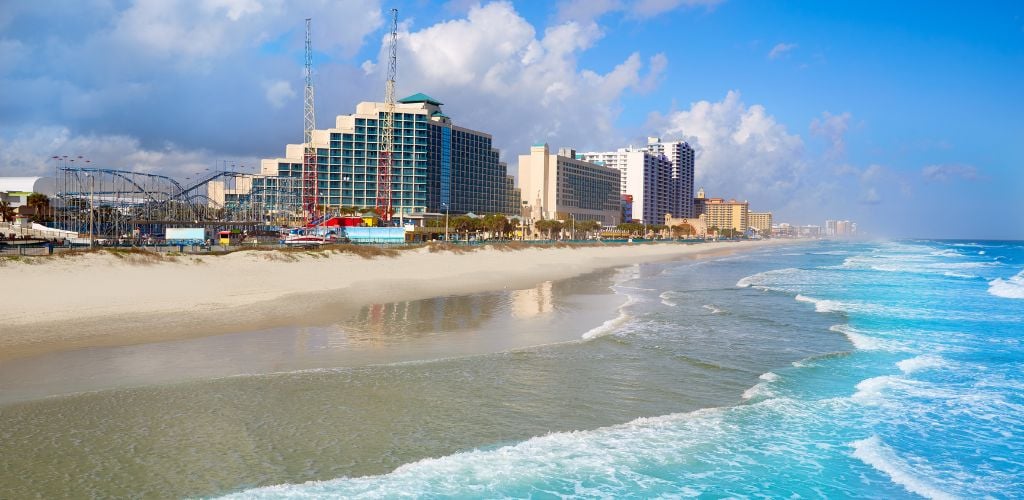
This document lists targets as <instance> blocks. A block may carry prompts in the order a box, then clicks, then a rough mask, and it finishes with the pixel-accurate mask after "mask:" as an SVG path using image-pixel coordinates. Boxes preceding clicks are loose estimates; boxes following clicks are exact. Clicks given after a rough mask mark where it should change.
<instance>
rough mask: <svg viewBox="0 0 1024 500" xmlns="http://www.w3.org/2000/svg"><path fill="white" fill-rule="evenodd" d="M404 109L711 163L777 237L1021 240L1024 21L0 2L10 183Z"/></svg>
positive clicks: (1, 107) (1013, 10) (629, 4)
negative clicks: (829, 233) (391, 98)
mask: <svg viewBox="0 0 1024 500" xmlns="http://www.w3.org/2000/svg"><path fill="white" fill-rule="evenodd" d="M392 7H395V8H398V9H399V21H400V39H399V62H398V84H397V88H398V93H399V94H400V97H402V96H404V95H408V94H412V93H415V92H424V93H426V94H429V95H431V96H433V97H435V98H437V99H438V100H440V101H441V102H444V103H445V111H446V113H447V114H449V115H450V116H452V118H453V120H454V121H455V122H456V123H457V124H460V125H463V126H466V127H471V128H474V129H477V130H481V131H486V132H489V133H491V134H493V136H494V140H495V145H496V146H497V147H499V148H501V150H502V158H503V159H504V160H505V161H508V162H509V166H510V170H512V171H513V172H514V171H515V162H516V157H517V155H519V154H523V153H525V152H527V151H528V150H529V146H530V145H531V144H533V143H536V142H547V143H549V144H550V145H551V146H552V148H555V149H557V148H559V147H573V148H575V149H576V150H578V151H581V152H582V151H604V150H610V149H614V148H617V147H624V146H628V145H630V144H633V145H637V146H639V145H642V144H644V143H645V142H646V137H648V136H660V137H662V138H663V139H665V140H676V139H685V140H688V141H690V143H691V144H692V145H693V146H694V147H695V149H696V150H697V155H698V156H697V160H696V163H697V167H696V176H697V180H696V185H697V186H698V187H701V186H703V187H704V188H705V189H706V191H707V193H708V195H709V196H716V197H723V198H737V199H746V200H749V201H750V203H751V208H752V209H753V210H758V211H761V210H772V211H773V212H774V213H775V217H774V219H775V221H776V222H790V223H793V224H819V225H820V224H824V221H825V219H849V220H853V221H856V222H857V223H858V228H859V229H860V230H861V231H866V232H868V233H870V234H875V235H880V236H893V237H947V238H956V237H960V238H1006V239H1024V152H1022V148H1021V145H1020V143H1021V141H1022V138H1024V119H1022V116H1024V4H1022V3H1019V2H986V3H980V4H977V5H972V6H970V7H969V8H965V7H964V6H963V4H962V3H952V2H948V3H945V2H938V3H936V2H899V3H896V4H893V3H888V2H857V3H821V2H802V3H785V4H780V3H771V2H758V3H751V2H736V1H718V0H707V1H702V0H685V1H673V0H636V1H626V0H622V1H617V0H571V1H561V2H552V3H546V2H514V3H508V2H479V3H478V2H466V1H449V2H427V1H418V0H411V1H399V2H388V3H384V2H376V1H330V2H329V1H326V0H323V1H306V2H286V1H284V0H262V1H261V0H201V1H170V0H168V1H156V0H139V1H134V2H112V1H108V0H83V1H67V2H61V1H54V2H42V3H35V2H5V3H4V4H3V5H0V88H3V89H4V90H3V92H0V176H13V175H47V174H51V172H52V171H53V164H52V163H51V162H50V160H49V158H50V157H51V156H53V155H54V154H75V155H84V156H86V157H88V158H90V159H91V160H92V161H93V164H94V165H98V166H107V167H111V168H124V169H136V170H145V171H159V172H161V173H166V174H170V175H175V176H180V177H186V176H189V175H191V174H193V173H194V172H196V171H198V170H202V169H204V168H208V167H211V166H213V164H214V162H217V161H221V160H229V161H234V162H236V163H238V164H245V165H248V166H256V165H258V159H259V158H263V157H278V156H281V155H283V153H284V147H285V144H287V143H298V142H301V140H302V49H303V47H302V36H303V29H304V22H303V21H304V19H305V18H306V17H312V18H313V32H314V48H315V50H316V57H315V64H316V68H315V82H316V85H317V89H316V96H317V122H318V126H319V127H321V128H327V127H330V126H333V123H334V116H335V115H337V114H347V113H351V112H352V111H353V110H354V106H355V104H356V103H357V102H359V101H366V100H376V101H379V100H381V99H382V98H383V91H384V84H383V76H382V75H381V73H380V69H379V68H381V64H380V59H381V57H382V53H381V49H382V43H383V40H384V36H385V31H386V29H387V28H386V24H387V22H386V18H387V16H388V10H389V9H390V8H392Z"/></svg>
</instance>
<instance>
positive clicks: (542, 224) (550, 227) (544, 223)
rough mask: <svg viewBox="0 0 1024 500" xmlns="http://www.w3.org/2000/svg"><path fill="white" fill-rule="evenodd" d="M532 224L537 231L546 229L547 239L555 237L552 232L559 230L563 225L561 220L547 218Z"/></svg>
mask: <svg viewBox="0 0 1024 500" xmlns="http://www.w3.org/2000/svg"><path fill="white" fill-rule="evenodd" d="M533 225H534V226H535V227H536V228H537V230H538V231H547V232H548V239H549V240H553V239H555V236H554V232H555V231H561V230H562V227H563V224H562V221H558V220H548V219H540V220H538V221H537V222H535V223H534V224H533Z"/></svg>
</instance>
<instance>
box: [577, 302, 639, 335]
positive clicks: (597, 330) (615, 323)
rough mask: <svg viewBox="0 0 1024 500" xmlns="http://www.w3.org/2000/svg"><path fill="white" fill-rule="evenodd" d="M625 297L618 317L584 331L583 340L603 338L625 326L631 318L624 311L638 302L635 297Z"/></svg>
mask: <svg viewBox="0 0 1024 500" xmlns="http://www.w3.org/2000/svg"><path fill="white" fill-rule="evenodd" d="M626 297H627V298H626V303H624V304H622V305H621V306H619V315H618V316H616V317H614V318H612V319H609V320H608V321H605V322H604V323H601V324H600V325H598V326H596V327H594V328H591V329H590V330H588V331H586V332H585V333H584V334H583V336H582V337H583V339H584V340H590V339H596V338H598V337H603V336H605V335H609V334H612V333H615V332H616V331H618V329H619V328H621V327H622V325H624V324H626V322H627V321H629V318H631V316H630V315H629V313H628V312H627V311H626V309H627V308H628V307H629V306H631V305H633V304H635V303H637V302H638V301H639V300H638V299H637V298H636V297H633V296H632V295H626Z"/></svg>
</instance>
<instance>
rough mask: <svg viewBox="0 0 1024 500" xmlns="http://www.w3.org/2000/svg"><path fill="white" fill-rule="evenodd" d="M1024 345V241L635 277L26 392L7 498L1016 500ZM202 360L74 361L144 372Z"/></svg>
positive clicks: (410, 306)
mask: <svg viewBox="0 0 1024 500" xmlns="http://www.w3.org/2000/svg"><path fill="white" fill-rule="evenodd" d="M375 318H376V319H377V320H375ZM380 318H384V319H380ZM346 325H348V326H346ZM351 325H357V326H358V328H354V327H352V326H351ZM381 325H387V326H386V327H385V326H381ZM1022 325H1024V243H1021V242H998V241H929V240H915V241H898V242H853V243H851V242H813V243H805V244H800V245H793V246H785V247H774V248H764V249H759V250H755V251H751V252H744V253H738V254H734V255H731V256H727V257H722V258H717V259H711V260H698V261H693V260H686V261H677V262H663V263H654V264H641V265H637V266H631V267H626V268H622V269H618V270H611V271H603V272H600V273H594V274H592V275H587V276H583V277H579V278H574V279H572V280H566V281H563V282H555V283H550V282H549V283H546V284H541V285H540V286H538V287H536V288H533V289H529V290H519V291H508V292H497V293H494V294H484V295H481V296H474V297H468V298H467V297H462V298H459V297H450V298H442V299H432V300H431V301H415V302H412V303H402V304H397V305H395V304H392V305H385V306H382V307H380V308H377V309H370V310H366V311H363V312H361V313H359V314H358V315H357V316H355V317H345V318H339V322H338V324H337V325H333V326H331V325H325V326H324V327H322V328H320V329H317V330H315V331H313V332H310V331H302V332H280V331H278V332H273V333H267V332H262V333H260V332H256V333H253V334H252V335H254V337H245V336H242V337H232V338H234V339H235V340H234V341H233V342H239V343H241V342H246V338H255V339H259V341H260V342H262V343H267V342H271V343H272V342H278V341H280V340H279V339H288V344H287V345H289V346H292V348H291V349H289V350H288V354H287V356H285V357H283V358H278V359H275V360H263V361H261V362H260V363H258V364H257V365H254V366H249V367H246V368H245V369H239V370H238V371H240V372H246V371H249V372H254V373H235V372H234V371H231V372H224V373H220V372H216V370H214V372H211V373H208V374H205V375H204V376H201V377H195V378H188V379H182V380H171V379H169V378H167V377H166V376H157V377H155V378H153V377H150V376H146V377H137V378H136V379H133V380H136V381H137V382H136V383H135V384H134V385H131V386H125V387H114V386H111V387H99V386H97V387H95V388H93V389H95V390H89V391H86V392H78V393H74V394H54V395H51V396H50V397H39V394H40V393H39V392H38V391H39V389H38V388H31V387H29V386H28V385H25V386H24V387H20V388H12V390H13V389H18V390H19V391H21V392H19V394H22V395H23V397H22V400H17V401H15V400H12V401H10V402H7V403H0V444H2V445H3V446H2V448H3V449H4V450H5V457H4V458H0V483H2V484H4V485H5V488H6V489H7V491H8V493H10V494H12V495H13V496H27V495H35V494H38V495H42V496H147V495H149V496H204V497H208V496H219V495H227V497H229V498H306V497H331V498H333V497H363V498H392V497H425V498H440V497H460V498H465V497H476V498H501V497H517V498H518V497H540V498H547V497H566V496H568V497H605V498H610V497H614V498H620V497H624V498H628V497H643V498H648V497H678V496H711V497H794V498H800V497H870V498H917V497H927V498H975V497H986V496H987V497H993V498H1015V497H1024V458H1022V457H1024V370H1022V367H1024V345H1022V340H1024V326H1022ZM353 328H354V329H353ZM339 332H341V333H339ZM318 335H319V336H318ZM299 337H301V338H303V339H304V340H303V341H302V342H303V343H302V346H303V348H302V349H299V348H297V347H295V346H296V339H297V338H299ZM496 338H497V339H496ZM275 339H277V340H275ZM310 339H313V340H310ZM317 339H319V340H317ZM204 342H206V343H204ZM209 342H213V341H211V340H205V341H204V340H193V341H188V342H183V343H169V344H168V345H163V346H154V347H150V348H146V349H150V350H149V351H145V352H144V353H143V354H140V351H139V349H140V348H138V347H136V348H131V349H123V350H117V349H98V350H94V351H91V352H86V353H82V354H81V355H82V356H90V357H89V358H88V359H89V360H90V361H91V364H95V360H111V359H113V360H115V361H116V360H121V363H120V364H119V365H118V366H122V367H123V365H130V366H132V367H135V366H137V365H141V364H143V363H142V362H141V361H140V360H142V359H164V358H160V356H168V358H167V359H170V355H167V354H166V353H168V352H170V353H173V354H174V356H180V355H181V353H183V352H188V351H189V350H208V349H210V346H211V345H212V344H210V343H209ZM221 342H223V338H222V339H221ZM409 344H413V345H416V346H418V347H417V348H416V349H414V350H413V351H412V352H411V354H410V351H409V350H408V349H403V348H401V346H403V345H409ZM271 345H272V346H273V345H275V344H271ZM310 345H314V346H315V347H316V348H313V347H309V346H310ZM452 345H454V346H456V347H455V348H454V350H453V353H451V355H444V353H446V352H448V350H449V349H450V348H449V347H445V346H452ZM396 346H398V347H396ZM277 347H278V349H277V350H278V351H280V350H281V349H279V347H280V346H277ZM354 348H355V349H357V350H359V349H362V350H361V351H359V352H360V353H361V354H360V355H359V356H357V357H358V358H365V357H369V358H370V359H371V362H362V363H361V362H357V360H353V359H351V356H350V355H348V354H344V353H350V352H351V351H352V349H354ZM389 349H390V351H389ZM395 349H398V350H400V351H401V352H402V353H403V354H402V355H400V356H392V357H391V358H389V357H388V356H385V355H381V354H379V352H392V351H394V350H395ZM332 353H334V354H332ZM372 353H378V354H377V355H376V356H371V354H372ZM140 356H142V357H141V358H140ZM225 356H226V354H225ZM124 360H130V361H131V362H130V363H129V362H126V361H124ZM59 362H60V363H65V364H67V363H69V361H68V360H67V359H65V358H60V361H59ZM54 363H56V361H54ZM113 364H114V363H112V365H111V366H113ZM228 364H229V365H231V366H234V365H232V364H231V363H228ZM71 365H72V366H74V363H71ZM136 370H137V369H136ZM128 371H131V370H128ZM147 373H149V372H147ZM7 378H9V379H13V378H14V377H13V376H8V377H7ZM119 378H120V377H119ZM129 379H130V377H129ZM26 388H29V389H31V390H28V389H26ZM25 399H27V400H25Z"/></svg>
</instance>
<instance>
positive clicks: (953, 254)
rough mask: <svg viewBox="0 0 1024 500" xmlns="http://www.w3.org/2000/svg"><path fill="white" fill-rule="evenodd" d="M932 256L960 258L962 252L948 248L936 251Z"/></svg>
mask: <svg viewBox="0 0 1024 500" xmlns="http://www.w3.org/2000/svg"><path fill="white" fill-rule="evenodd" d="M931 255H935V256H937V257H960V252H957V251H956V250H950V249H948V248H947V249H943V250H937V251H934V252H932V253H931Z"/></svg>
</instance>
